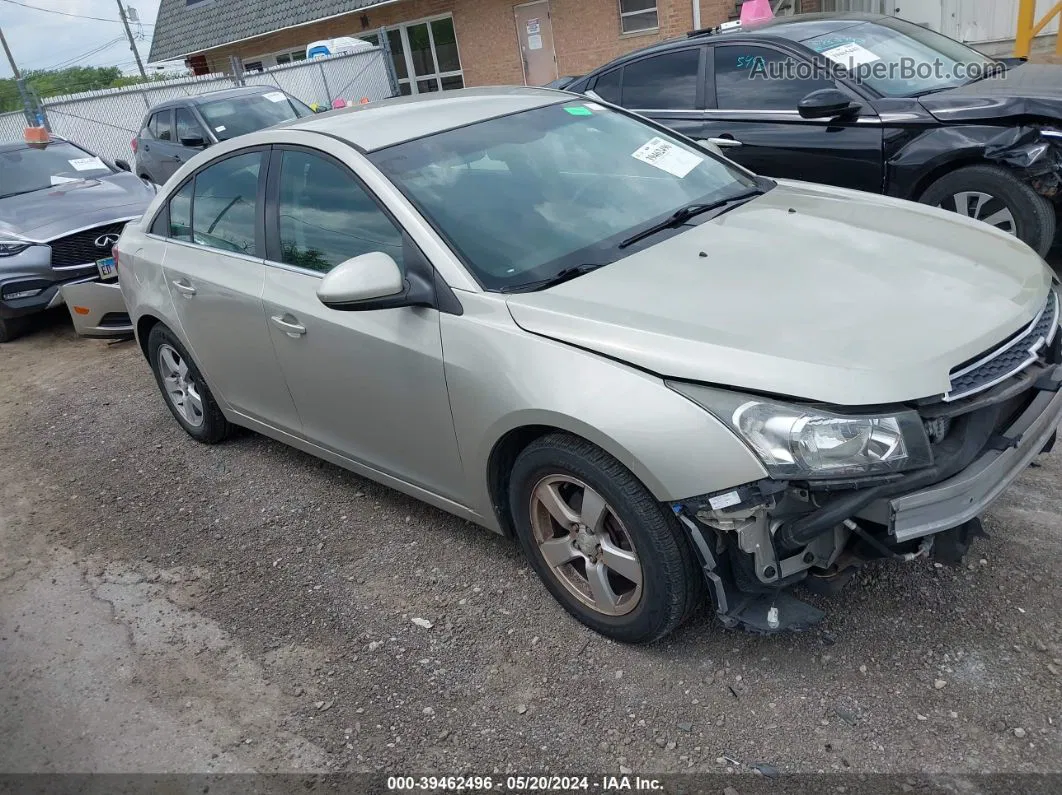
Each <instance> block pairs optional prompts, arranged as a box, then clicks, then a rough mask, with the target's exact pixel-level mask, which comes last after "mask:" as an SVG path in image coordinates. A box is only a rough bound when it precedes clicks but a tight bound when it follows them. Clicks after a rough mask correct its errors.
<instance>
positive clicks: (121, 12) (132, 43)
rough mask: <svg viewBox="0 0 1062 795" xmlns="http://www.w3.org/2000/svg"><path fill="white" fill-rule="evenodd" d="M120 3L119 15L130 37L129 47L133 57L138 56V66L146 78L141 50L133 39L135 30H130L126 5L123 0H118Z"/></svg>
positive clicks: (127, 35) (141, 74)
mask: <svg viewBox="0 0 1062 795" xmlns="http://www.w3.org/2000/svg"><path fill="white" fill-rule="evenodd" d="M116 1H117V3H118V16H119V17H121V20H122V24H123V25H125V35H126V38H128V39H129V49H130V50H132V51H133V57H134V58H136V68H137V69H139V70H140V76H141V77H144V78H146V77H147V72H145V71H144V64H143V62H142V61H141V60H140V51H139V50H137V48H136V42H135V41H133V32H132V31H131V30H129V17H127V16H126V14H125V6H123V5H122V0H116Z"/></svg>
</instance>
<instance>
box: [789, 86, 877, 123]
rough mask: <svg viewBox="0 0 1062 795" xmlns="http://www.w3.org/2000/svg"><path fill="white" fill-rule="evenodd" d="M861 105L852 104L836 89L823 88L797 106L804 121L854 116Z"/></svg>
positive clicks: (809, 95)
mask: <svg viewBox="0 0 1062 795" xmlns="http://www.w3.org/2000/svg"><path fill="white" fill-rule="evenodd" d="M861 108H862V105H860V104H859V103H857V102H853V101H852V100H851V99H850V98H849V96H848V95H847V94H846V93H844V92H843V91H840V90H839V89H836V88H823V89H821V90H819V91H812V92H811V93H810V94H808V95H807V96H806V97H804V98H803V99H802V100H800V104H799V105H798V106H797V109H798V110H799V111H800V116H801V117H802V118H805V119H836V118H841V117H849V116H854V115H856V114H857V113H859V111H860V109H861Z"/></svg>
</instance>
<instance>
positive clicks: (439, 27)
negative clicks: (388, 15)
mask: <svg viewBox="0 0 1062 795" xmlns="http://www.w3.org/2000/svg"><path fill="white" fill-rule="evenodd" d="M386 35H387V44H388V46H389V47H390V49H391V58H392V60H393V61H394V65H395V76H396V77H397V78H398V92H399V93H400V94H404V95H410V94H429V93H433V92H436V91H449V90H451V89H455V88H464V87H465V77H464V71H463V70H462V69H461V57H460V55H459V54H458V51H457V34H456V33H455V32H454V20H453V17H451V16H445V17H442V18H436V19H427V20H421V21H418V22H410V23H407V24H404V25H399V26H397V27H394V28H389V29H388V30H387V31H386ZM362 38H366V37H364V36H363V37H362Z"/></svg>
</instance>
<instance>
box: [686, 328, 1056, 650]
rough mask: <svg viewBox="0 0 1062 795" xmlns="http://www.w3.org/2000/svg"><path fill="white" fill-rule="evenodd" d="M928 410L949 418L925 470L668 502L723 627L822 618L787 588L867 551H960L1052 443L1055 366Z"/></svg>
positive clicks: (751, 487) (841, 568)
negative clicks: (697, 559) (949, 427)
mask: <svg viewBox="0 0 1062 795" xmlns="http://www.w3.org/2000/svg"><path fill="white" fill-rule="evenodd" d="M1053 347H1054V351H1055V352H1054V354H1053V355H1052V356H1051V361H1052V362H1058V360H1059V354H1058V346H1057V345H1055V346H1053ZM924 410H925V416H927V417H929V418H931V419H934V420H939V419H941V418H947V420H948V422H949V423H954V427H953V429H952V431H951V433H950V434H949V436H948V438H946V439H945V440H943V441H942V442H941V443H940V444H939V445H938V446H937V447H938V449H937V451H936V458H937V460H936V461H935V463H934V465H933V466H931V467H927V468H925V469H923V470H916V471H913V472H910V473H906V474H902V475H893V476H887V477H881V478H875V479H866V480H864V481H861V482H859V481H848V482H818V483H808V482H782V481H774V480H764V481H760V482H758V483H752V484H746V485H745V486H741V487H738V488H737V489H733V490H731V491H729V492H726V493H724V494H713V495H705V496H703V497H698V498H693V499H690V500H683V501H681V502H677V503H674V504H673V505H672V509H673V510H674V511H675V514H676V516H677V517H678V518H679V521H680V522H681V523H682V525H683V526H684V527H685V529H686V531H687V532H688V534H689V536H690V539H691V541H692V542H693V545H694V547H695V549H696V550H697V552H698V555H699V557H700V560H701V563H702V566H703V568H704V575H705V578H706V580H707V582H708V584H709V586H710V588H711V590H712V593H713V596H714V601H715V605H716V609H717V611H718V613H719V616H720V618H721V619H722V621H723V623H724V624H725V625H726V626H730V627H737V626H742V627H744V628H745V629H749V630H752V631H757V632H777V631H781V630H798V629H804V628H807V627H809V626H811V625H813V624H815V623H816V622H817V621H818V620H820V619H821V618H822V617H823V613H822V612H821V611H819V610H818V609H816V608H814V607H811V606H810V605H807V604H804V603H803V602H800V601H799V600H797V599H796V598H795V597H793V596H792V595H790V594H789V593H788V592H787V590H786V589H787V588H788V587H789V586H792V585H796V584H798V583H800V582H803V581H805V580H806V579H807V578H808V577H809V575H813V576H814V577H816V578H829V577H832V576H836V575H840V574H842V573H845V572H850V570H852V569H853V568H854V567H855V566H858V565H860V564H861V563H863V562H866V561H867V560H870V559H875V558H894V559H902V560H912V559H914V558H917V557H922V556H926V555H928V554H929V553H930V551H931V550H932V549H933V544H934V542H935V541H938V540H943V541H944V542H945V543H940V544H938V546H939V547H940V549H941V557H942V558H943V559H945V560H949V561H951V560H953V559H954V557H956V555H955V554H954V553H955V551H956V550H958V555H957V556H961V554H962V553H963V552H964V551H965V548H966V546H967V545H968V543H969V540H970V536H971V535H975V534H976V533H977V532H978V531H979V528H980V525H979V524H978V523H977V517H978V516H979V515H980V514H982V513H983V512H984V511H985V510H986V509H987V508H988V507H989V506H990V505H991V504H992V502H994V501H995V500H996V499H997V498H998V497H999V496H1000V494H1001V493H1002V492H1003V491H1004V489H1006V487H1007V486H1008V485H1010V484H1011V483H1012V482H1013V481H1014V480H1015V479H1016V478H1017V477H1018V475H1020V474H1021V473H1022V472H1023V471H1024V470H1025V469H1026V468H1027V467H1028V466H1029V464H1030V463H1031V462H1032V460H1033V459H1034V458H1035V457H1036V456H1037V455H1038V454H1040V453H1041V452H1044V451H1046V450H1049V449H1050V447H1051V446H1052V445H1053V442H1054V438H1055V434H1056V432H1057V428H1058V427H1059V424H1060V422H1062V364H1048V363H1046V362H1045V363H1043V364H1040V365H1037V366H1035V367H1033V368H1030V369H1028V370H1026V371H1025V372H1022V373H1021V374H1019V375H1018V376H1015V377H1014V378H1012V379H1011V380H1010V381H1008V382H1006V383H1003V384H1000V385H998V386H997V387H995V388H994V389H992V390H991V391H989V392H986V393H983V394H981V395H979V396H977V397H974V398H971V399H969V400H966V401H962V402H960V403H955V404H944V403H938V404H936V405H933V406H928V407H926V408H925V409H924ZM951 535H954V536H955V538H951V537H950V536H951ZM944 550H947V551H948V552H947V553H945V552H944ZM816 581H821V580H816Z"/></svg>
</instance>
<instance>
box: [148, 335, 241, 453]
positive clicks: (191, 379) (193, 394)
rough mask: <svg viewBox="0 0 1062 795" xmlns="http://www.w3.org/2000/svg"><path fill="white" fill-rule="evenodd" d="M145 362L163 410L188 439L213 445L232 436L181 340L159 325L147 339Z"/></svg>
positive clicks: (227, 422) (227, 424) (230, 426)
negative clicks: (146, 360) (165, 407)
mask: <svg viewBox="0 0 1062 795" xmlns="http://www.w3.org/2000/svg"><path fill="white" fill-rule="evenodd" d="M147 348H148V361H149V362H150V363H151V370H152V372H154V373H155V381H156V382H157V383H158V385H159V390H160V391H161V392H162V396H163V398H164V399H165V400H166V406H167V407H168V408H169V410H170V413H171V414H173V416H174V418H175V419H176V420H177V422H179V423H180V424H181V427H182V428H184V430H185V431H187V433H188V435H189V436H191V437H192V438H193V439H196V440H197V441H200V442H203V443H205V444H216V443H218V442H220V441H222V440H223V439H225V438H226V437H227V436H228V435H229V434H230V433H231V432H232V425H230V424H229V421H228V420H226V419H225V415H224V414H222V413H221V409H220V408H219V407H218V404H217V402H216V401H215V400H214V396H213V395H211V394H210V388H209V387H208V386H207V384H206V381H205V380H204V379H203V376H202V374H201V373H200V372H199V368H198V367H196V366H195V362H193V361H192V357H191V356H189V355H188V352H187V351H186V350H185V349H184V346H183V345H181V343H180V340H178V339H177V337H176V336H174V334H173V332H171V331H170V330H169V329H168V328H166V327H165V326H164V325H162V324H161V323H158V324H156V325H155V326H154V327H152V329H151V333H150V334H149V335H148V345H147Z"/></svg>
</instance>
